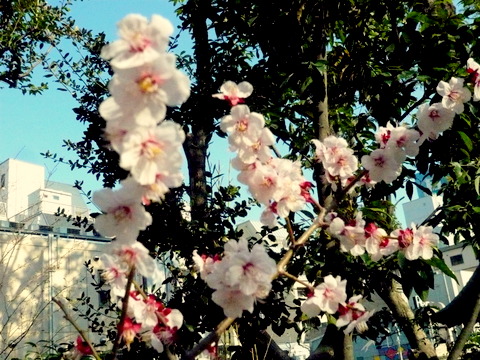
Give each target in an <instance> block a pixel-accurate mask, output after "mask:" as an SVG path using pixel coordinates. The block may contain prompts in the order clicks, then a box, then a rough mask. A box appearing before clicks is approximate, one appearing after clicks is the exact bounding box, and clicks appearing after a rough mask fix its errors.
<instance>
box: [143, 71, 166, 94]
mask: <svg viewBox="0 0 480 360" xmlns="http://www.w3.org/2000/svg"><path fill="white" fill-rule="evenodd" d="M162 83H163V80H162V79H161V78H160V77H159V76H158V75H153V74H146V75H143V76H142V77H140V79H138V80H137V85H138V87H139V88H140V91H141V92H142V93H143V94H151V93H154V92H156V91H157V90H158V88H159V86H161V85H162Z"/></svg>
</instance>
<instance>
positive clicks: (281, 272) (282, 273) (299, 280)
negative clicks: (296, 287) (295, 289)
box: [279, 271, 315, 293]
mask: <svg viewBox="0 0 480 360" xmlns="http://www.w3.org/2000/svg"><path fill="white" fill-rule="evenodd" d="M279 273H280V275H281V276H285V277H288V278H289V279H292V280H294V281H295V282H298V283H299V284H302V285H303V286H305V287H306V288H308V290H310V292H312V293H313V292H314V291H315V288H314V287H313V286H312V285H310V284H309V283H307V282H305V281H303V280H301V279H299V278H298V277H296V276H295V275H292V274H290V273H289V272H287V271H279Z"/></svg>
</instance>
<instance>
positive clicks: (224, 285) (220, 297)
mask: <svg viewBox="0 0 480 360" xmlns="http://www.w3.org/2000/svg"><path fill="white" fill-rule="evenodd" d="M276 271H277V268H276V263H275V261H274V260H273V259H272V258H270V257H269V256H268V254H267V253H266V251H265V248H264V247H263V246H261V245H260V244H256V245H254V246H253V248H252V250H251V251H250V250H249V249H248V242H247V241H246V240H245V239H240V240H239V241H238V242H237V241H235V240H230V241H229V242H228V243H227V244H225V254H224V257H223V259H222V260H221V261H220V262H219V263H218V264H216V265H215V267H214V268H213V271H212V272H211V273H209V274H207V275H206V278H205V280H206V282H207V284H208V286H209V287H211V288H212V289H215V292H214V293H213V294H212V300H213V301H214V302H215V303H217V304H218V305H220V306H221V307H222V308H223V310H224V312H225V315H226V316H229V317H240V316H241V315H242V312H243V310H247V311H250V312H252V311H253V306H254V303H255V301H256V300H257V299H263V298H265V297H266V296H267V295H268V293H269V292H270V289H271V282H272V277H273V275H274V274H275V273H276Z"/></svg>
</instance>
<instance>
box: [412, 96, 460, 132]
mask: <svg viewBox="0 0 480 360" xmlns="http://www.w3.org/2000/svg"><path fill="white" fill-rule="evenodd" d="M416 117H417V120H418V122H417V125H418V128H419V129H420V131H421V132H422V133H423V135H422V137H424V138H430V139H432V140H435V139H436V138H437V137H438V135H439V134H440V133H442V132H444V131H445V130H448V129H450V128H451V127H452V124H453V119H454V117H455V113H454V112H453V111H452V110H450V109H447V108H445V107H443V105H442V104H441V103H435V104H432V105H428V104H422V105H420V106H419V108H418V112H417V114H416Z"/></svg>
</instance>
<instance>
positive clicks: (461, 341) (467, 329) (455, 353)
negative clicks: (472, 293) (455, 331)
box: [447, 294, 480, 360]
mask: <svg viewBox="0 0 480 360" xmlns="http://www.w3.org/2000/svg"><path fill="white" fill-rule="evenodd" d="M472 310H473V311H472V315H471V316H470V318H469V319H468V320H467V321H466V322H465V323H464V326H463V329H462V331H461V332H460V335H459V336H458V338H457V341H455V345H454V346H453V349H452V351H450V354H448V358H447V360H457V359H459V358H460V355H461V354H462V351H463V348H464V347H465V344H466V342H467V340H468V338H469V336H470V335H471V334H472V332H473V329H474V326H475V324H476V323H477V320H478V315H479V314H480V294H479V295H477V301H476V302H475V306H474V307H473V309H472Z"/></svg>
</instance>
